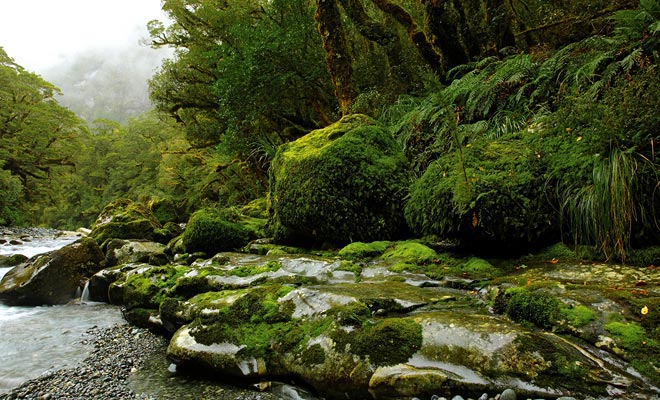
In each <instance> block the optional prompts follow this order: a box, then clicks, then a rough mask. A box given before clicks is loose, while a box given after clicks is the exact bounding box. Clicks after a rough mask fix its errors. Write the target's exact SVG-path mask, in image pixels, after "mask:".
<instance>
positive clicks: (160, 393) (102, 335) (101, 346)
mask: <svg viewBox="0 0 660 400" xmlns="http://www.w3.org/2000/svg"><path fill="white" fill-rule="evenodd" d="M83 340H84V341H86V342H87V343H89V344H91V345H93V348H92V349H91V350H90V353H89V356H88V357H87V358H86V359H85V360H84V361H83V362H82V363H81V364H80V365H78V366H76V367H74V368H67V369H61V370H57V371H49V372H47V373H45V374H44V375H42V376H40V377H38V378H36V379H33V380H30V381H28V382H25V383H24V384H22V385H20V386H19V387H17V388H15V389H13V390H12V391H11V392H9V393H4V394H0V400H9V399H28V400H54V399H58V400H65V399H66V400H77V399H80V400H83V399H84V400H89V399H95V400H115V399H117V400H119V399H122V400H126V399H140V400H164V399H186V398H190V399H200V398H212V399H219V400H239V399H240V400H271V399H280V398H281V397H280V396H278V395H276V394H274V393H270V392H257V391H253V390H248V389H245V390H243V389H240V388H234V387H230V386H227V385H222V384H218V383H215V382H190V381H186V380H185V379H184V378H179V377H173V376H172V375H171V374H169V375H168V373H167V371H164V372H165V374H163V376H162V379H160V380H156V381H153V382H151V384H150V385H146V386H145V384H144V383H143V384H140V383H139V382H137V383H135V382H133V381H134V379H131V376H132V375H133V376H136V375H137V376H140V375H142V376H150V375H152V373H151V371H146V370H145V369H146V368H149V367H150V366H153V364H154V360H156V359H164V357H163V355H164V354H165V349H166V348H167V341H166V340H165V338H163V337H160V336H158V335H155V334H153V333H151V332H149V331H148V330H145V329H140V328H135V327H132V326H129V325H126V324H119V325H114V326H112V327H110V328H107V329H99V328H92V329H90V330H89V331H88V332H87V334H86V335H85V337H84V338H83ZM163 369H165V370H166V365H165V367H164V368H163ZM182 382H184V383H185V382H190V383H191V384H190V385H185V384H184V385H182V384H181V383H182ZM151 385H154V386H153V387H150V386H151ZM134 386H138V387H141V388H142V389H141V390H134V388H133V387H134ZM168 386H171V387H168ZM186 386H190V387H186Z"/></svg>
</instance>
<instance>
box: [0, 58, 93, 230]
mask: <svg viewBox="0 0 660 400" xmlns="http://www.w3.org/2000/svg"><path fill="white" fill-rule="evenodd" d="M57 93H59V91H58V89H57V88H56V87H55V86H53V85H52V84H50V83H48V82H46V81H45V80H43V79H42V78H41V77H39V76H38V75H35V74H33V73H30V72H27V71H25V70H24V69H23V68H22V67H21V66H20V65H18V64H16V63H15V62H14V61H13V59H11V58H10V57H9V56H8V55H7V53H6V52H5V51H4V50H3V49H2V48H0V168H1V169H2V170H3V171H8V172H9V175H7V172H4V176H3V178H2V180H3V181H4V182H5V185H10V186H9V187H11V188H12V190H11V191H10V192H9V193H13V197H14V198H16V196H18V195H19V193H20V194H22V196H21V197H22V198H21V202H22V205H21V208H22V210H23V211H24V214H30V216H32V215H33V213H27V211H29V208H28V207H35V208H36V209H38V208H39V207H42V206H43V205H44V204H50V203H53V202H54V201H55V196H56V185H57V179H58V178H59V177H61V176H62V174H65V173H66V171H68V170H70V169H71V168H73V167H74V163H73V161H72V159H73V155H74V154H75V153H76V151H77V148H76V147H77V143H78V142H79V140H80V138H81V137H83V136H85V135H86V134H87V131H86V128H85V126H84V124H83V123H82V121H81V120H80V119H79V118H78V117H76V115H75V114H74V113H73V112H71V111H70V110H68V109H66V108H64V107H62V106H60V105H59V104H58V103H57V101H56V100H55V95H56V94H57ZM16 182H20V186H21V187H20V190H18V187H17V185H16ZM26 216H27V215H26ZM4 219H5V220H6V221H5V222H6V223H15V222H17V221H18V220H19V219H18V218H17V216H16V214H15V213H14V216H13V217H10V218H7V217H6V218H4Z"/></svg>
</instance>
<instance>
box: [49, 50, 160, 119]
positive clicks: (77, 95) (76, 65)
mask: <svg viewBox="0 0 660 400" xmlns="http://www.w3.org/2000/svg"><path fill="white" fill-rule="evenodd" d="M137 41H138V39H137V38H136V43H137ZM170 54H171V52H170V51H169V50H168V49H153V48H151V47H149V46H148V45H146V44H141V45H136V46H132V47H126V48H116V49H108V48H99V49H88V50H86V51H81V52H80V53H78V54H77V55H76V56H74V57H71V58H68V59H66V60H65V61H64V63H62V64H59V65H55V66H52V67H49V68H47V69H46V70H44V71H43V73H42V76H43V77H44V79H46V80H47V81H49V82H52V83H53V84H55V85H56V86H57V87H59V88H60V89H61V90H62V94H63V95H62V96H61V97H60V98H59V101H60V103H61V104H62V105H64V106H65V107H68V108H70V109H71V110H73V111H74V112H75V113H76V114H78V115H79V116H80V117H82V118H83V119H85V120H86V121H88V122H93V121H94V120H96V119H100V118H103V119H110V120H113V121H117V122H120V123H123V122H125V121H126V120H127V119H128V118H130V117H133V116H137V115H140V114H141V113H143V112H145V111H147V110H149V109H151V103H150V101H149V93H148V80H149V79H150V78H151V76H152V75H153V74H154V72H155V71H156V70H157V69H158V68H159V66H160V64H161V62H162V60H163V59H164V58H166V57H168V56H169V55H170Z"/></svg>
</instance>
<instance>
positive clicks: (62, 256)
mask: <svg viewBox="0 0 660 400" xmlns="http://www.w3.org/2000/svg"><path fill="white" fill-rule="evenodd" d="M102 261H103V253H102V252H101V249H100V248H99V246H98V245H97V244H96V242H95V241H94V240H92V239H87V238H83V239H80V240H78V241H76V242H74V243H72V244H70V245H68V246H65V247H63V248H61V249H59V250H55V251H51V252H49V253H45V254H41V255H37V256H35V257H33V258H31V259H29V260H28V261H27V262H25V263H23V264H21V265H18V266H16V267H14V268H13V269H12V270H10V271H9V272H7V274H6V275H5V276H4V278H3V279H2V281H1V282H0V300H2V301H4V302H5V303H7V304H10V305H29V306H38V305H54V304H64V303H67V302H69V301H70V300H72V299H74V298H75V297H76V291H77V289H82V288H81V283H82V282H84V281H86V280H87V279H88V278H89V277H90V276H92V275H93V274H94V273H96V272H97V271H99V270H100V269H101V262H102Z"/></svg>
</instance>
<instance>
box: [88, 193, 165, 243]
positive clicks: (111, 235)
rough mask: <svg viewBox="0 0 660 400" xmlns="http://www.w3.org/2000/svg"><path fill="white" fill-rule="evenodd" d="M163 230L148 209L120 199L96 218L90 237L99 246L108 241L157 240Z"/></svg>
mask: <svg viewBox="0 0 660 400" xmlns="http://www.w3.org/2000/svg"><path fill="white" fill-rule="evenodd" d="M160 228H162V226H161V224H160V222H158V219H157V218H156V216H155V215H154V214H153V212H151V210H149V208H148V207H146V206H144V205H142V204H139V203H134V202H133V201H131V200H128V199H118V200H115V201H113V202H112V203H110V204H108V205H107V206H105V208H104V209H103V211H101V213H100V214H99V216H98V217H97V218H96V222H95V223H94V227H93V229H92V232H91V233H90V237H92V238H94V239H95V240H96V241H97V242H98V243H99V244H103V243H104V242H105V241H106V240H108V239H146V240H152V239H155V236H156V235H155V234H154V231H155V230H157V229H160Z"/></svg>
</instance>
